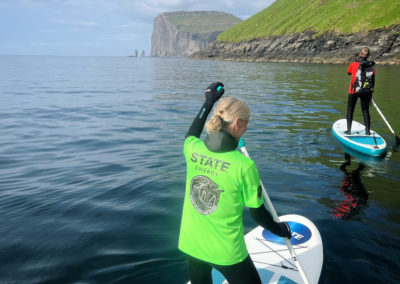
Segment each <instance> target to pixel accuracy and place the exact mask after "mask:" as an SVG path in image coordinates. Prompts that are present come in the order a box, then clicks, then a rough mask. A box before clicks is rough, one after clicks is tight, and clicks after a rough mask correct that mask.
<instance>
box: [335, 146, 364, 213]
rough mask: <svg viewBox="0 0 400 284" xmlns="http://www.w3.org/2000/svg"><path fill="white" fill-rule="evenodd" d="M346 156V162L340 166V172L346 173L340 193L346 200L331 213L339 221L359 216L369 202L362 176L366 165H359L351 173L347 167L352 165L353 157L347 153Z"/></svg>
mask: <svg viewBox="0 0 400 284" xmlns="http://www.w3.org/2000/svg"><path fill="white" fill-rule="evenodd" d="M344 156H345V161H344V162H343V163H342V164H341V165H340V170H341V171H342V172H343V173H344V178H343V181H342V184H341V186H340V191H341V193H343V195H344V197H345V199H344V200H343V201H341V202H340V203H339V204H338V206H337V207H336V208H334V209H333V210H332V212H331V215H332V216H335V217H336V218H338V219H349V218H351V217H352V216H354V215H356V214H358V213H359V212H360V211H361V210H362V209H363V208H365V207H366V206H367V201H368V192H367V191H366V190H365V187H364V185H363V183H362V181H361V175H360V173H361V172H362V171H363V170H364V169H365V165H364V163H362V162H361V163H358V166H357V168H356V169H355V170H352V171H349V170H348V169H347V167H349V166H350V165H351V156H350V155H349V154H347V153H345V154H344Z"/></svg>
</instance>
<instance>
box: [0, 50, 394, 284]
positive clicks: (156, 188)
mask: <svg viewBox="0 0 400 284" xmlns="http://www.w3.org/2000/svg"><path fill="white" fill-rule="evenodd" d="M346 69H347V66H344V65H317V64H283V63H281V64H279V63H244V62H222V61H193V60H190V59H184V58H128V57H126V58H122V57H46V56H0V78H1V79H0V101H1V103H0V137H1V138H0V283H186V281H187V279H188V276H187V272H186V267H185V260H184V257H183V255H182V254H181V253H180V252H179V251H178V249H177V242H178V235H179V225H180V217H181V211H182V203H183V195H184V187H185V161H184V158H183V154H182V145H183V140H184V136H185V134H186V131H187V130H188V127H189V126H190V123H191V121H192V119H193V118H194V116H195V115H196V114H197V112H198V110H199V108H200V106H201V104H202V102H203V98H204V96H203V92H204V90H205V88H206V87H207V86H208V84H209V83H211V82H214V81H222V82H224V84H225V88H226V95H234V96H237V97H239V98H241V99H243V100H245V101H246V102H247V103H248V104H249V106H250V108H251V111H252V117H251V120H250V123H249V129H248V131H247V132H246V134H245V139H246V144H247V145H246V146H247V150H248V151H249V153H250V155H251V156H252V158H253V160H254V161H255V162H256V164H257V166H258V169H259V172H260V176H261V178H262V180H263V183H264V184H265V186H266V187H267V190H268V192H269V195H270V197H271V200H272V202H273V204H274V205H275V208H276V210H277V211H278V213H279V214H290V213H294V214H300V215H304V216H306V217H307V218H309V219H310V220H312V221H313V222H314V223H315V224H316V225H317V227H318V229H319V231H320V233H321V235H322V239H323V243H324V249H325V251H324V253H325V271H324V274H323V276H322V280H323V281H324V283H398V282H400V274H399V263H400V244H399V243H400V151H399V150H398V149H397V148H396V147H393V144H394V139H393V135H392V134H391V133H390V132H389V130H388V129H387V127H386V125H385V124H384V122H383V121H382V119H381V118H380V116H379V114H378V113H377V112H376V111H375V110H374V109H371V116H372V122H371V125H372V129H374V130H375V131H377V132H378V133H380V134H381V135H382V136H383V137H384V138H385V139H386V141H387V142H388V143H389V145H390V146H389V150H388V153H387V155H386V156H385V157H383V158H382V159H369V158H368V157H365V156H359V155H357V154H356V153H350V154H352V155H351V156H346V157H345V151H344V149H343V148H342V147H341V146H340V145H339V144H338V142H337V141H336V140H335V139H334V138H333V136H332V134H331V130H330V128H331V125H332V123H333V122H334V121H336V120H337V119H340V118H344V116H345V112H346V102H347V90H348V81H349V78H348V76H347V70H346ZM399 76H400V67H394V66H377V80H376V92H375V94H374V99H375V101H376V103H377V104H378V105H379V107H380V108H381V110H382V111H383V113H384V114H385V115H386V118H387V119H388V120H389V122H390V123H391V125H392V127H393V128H394V129H395V131H397V133H399V132H400V120H399V118H398V109H399V99H398V98H399V95H400V94H399V90H400V81H399V80H398V78H399ZM355 120H357V121H360V122H363V121H362V118H361V111H360V106H359V105H358V106H357V108H356V111H355ZM346 158H347V161H348V162H347V163H346ZM349 158H350V160H349ZM350 208H352V209H351V210H350ZM244 220H245V229H246V231H249V230H251V229H252V228H253V227H254V226H255V223H254V222H253V221H252V219H251V218H250V216H249V214H248V212H247V211H245V218H244Z"/></svg>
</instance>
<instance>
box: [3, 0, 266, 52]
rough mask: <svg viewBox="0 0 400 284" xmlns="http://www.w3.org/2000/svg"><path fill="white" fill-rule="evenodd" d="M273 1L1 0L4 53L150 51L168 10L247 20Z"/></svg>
mask: <svg viewBox="0 0 400 284" xmlns="http://www.w3.org/2000/svg"><path fill="white" fill-rule="evenodd" d="M273 1H274V0H264V1H260V0H253V1H244V0H203V1H202V0H0V55H62V56H64V55H67V56H69V55H70V56H127V55H132V54H133V53H134V50H135V49H136V50H138V53H139V54H140V53H141V52H142V50H144V51H145V53H146V55H148V54H149V53H150V47H151V34H152V31H153V21H154V18H155V17H157V15H159V14H161V13H163V12H173V11H222V12H227V13H231V14H233V15H234V16H236V17H239V18H241V19H242V20H245V19H247V18H249V17H251V16H252V15H254V14H256V13H258V12H260V11H261V10H263V9H264V8H266V7H268V6H269V5H271V4H272V2H273Z"/></svg>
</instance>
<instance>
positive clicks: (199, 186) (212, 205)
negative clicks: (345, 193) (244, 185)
mask: <svg viewBox="0 0 400 284" xmlns="http://www.w3.org/2000/svg"><path fill="white" fill-rule="evenodd" d="M221 192H224V191H223V190H220V189H219V188H218V185H217V184H216V183H215V182H213V181H212V180H211V179H209V178H208V177H206V176H196V177H194V178H193V179H192V182H191V184H190V201H191V202H192V204H193V206H194V208H196V210H197V212H199V213H200V214H202V215H208V214H211V213H213V212H214V211H215V210H216V209H217V208H218V202H219V197H220V195H221Z"/></svg>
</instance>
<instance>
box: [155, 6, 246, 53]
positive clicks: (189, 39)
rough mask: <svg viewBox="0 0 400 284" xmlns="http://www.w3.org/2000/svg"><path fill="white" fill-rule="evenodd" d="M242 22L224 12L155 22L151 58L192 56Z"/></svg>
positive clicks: (164, 16)
mask: <svg viewBox="0 0 400 284" xmlns="http://www.w3.org/2000/svg"><path fill="white" fill-rule="evenodd" d="M240 21H241V20H240V19H239V18H236V17H234V16H233V15H231V14H228V13H223V12H213V11H209V12H205V11H199V12H171V13H163V14H160V15H159V16H157V17H156V18H155V20H154V25H153V34H152V36H151V51H150V56H189V55H191V54H192V53H193V52H196V51H198V50H200V49H202V48H205V47H206V46H207V45H208V44H209V43H211V42H214V41H215V40H216V38H217V36H218V35H219V34H220V33H221V32H223V31H225V30H226V29H228V28H230V27H231V26H233V25H235V24H237V23H239V22H240Z"/></svg>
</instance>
